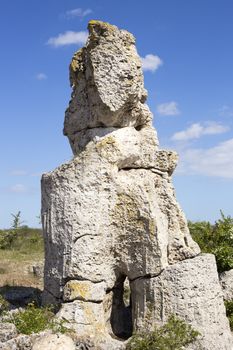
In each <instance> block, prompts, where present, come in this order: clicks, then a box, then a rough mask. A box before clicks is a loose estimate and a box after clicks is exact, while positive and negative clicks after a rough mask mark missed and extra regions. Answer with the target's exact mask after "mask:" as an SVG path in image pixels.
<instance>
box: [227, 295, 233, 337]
mask: <svg viewBox="0 0 233 350" xmlns="http://www.w3.org/2000/svg"><path fill="white" fill-rule="evenodd" d="M225 307H226V312H227V317H228V320H229V323H230V327H231V330H232V331H233V300H230V301H225Z"/></svg>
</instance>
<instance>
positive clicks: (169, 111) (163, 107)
mask: <svg viewBox="0 0 233 350" xmlns="http://www.w3.org/2000/svg"><path fill="white" fill-rule="evenodd" d="M157 112H158V113H159V114H161V115H178V114H180V111H179V108H178V104H177V102H175V101H171V102H166V103H161V104H160V105H158V107H157Z"/></svg>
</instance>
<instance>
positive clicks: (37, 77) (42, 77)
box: [36, 73, 48, 80]
mask: <svg viewBox="0 0 233 350" xmlns="http://www.w3.org/2000/svg"><path fill="white" fill-rule="evenodd" d="M36 79H37V80H46V79H48V77H47V75H46V74H45V73H38V74H37V75H36Z"/></svg>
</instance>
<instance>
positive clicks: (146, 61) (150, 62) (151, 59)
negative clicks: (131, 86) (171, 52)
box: [141, 54, 163, 72]
mask: <svg viewBox="0 0 233 350" xmlns="http://www.w3.org/2000/svg"><path fill="white" fill-rule="evenodd" d="M141 60H142V69H143V70H144V71H151V72H155V71H156V70H157V69H158V68H159V66H162V64H163V61H162V60H161V58H159V56H155V55H152V54H149V55H146V56H145V57H141Z"/></svg>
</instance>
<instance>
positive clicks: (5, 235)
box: [0, 230, 17, 249]
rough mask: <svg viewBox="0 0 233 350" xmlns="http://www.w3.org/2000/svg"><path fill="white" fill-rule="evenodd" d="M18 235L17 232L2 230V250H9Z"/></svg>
mask: <svg viewBox="0 0 233 350" xmlns="http://www.w3.org/2000/svg"><path fill="white" fill-rule="evenodd" d="M16 235H17V232H16V230H0V249H9V248H10V247H11V245H12V242H13V241H14V239H15V238H16Z"/></svg>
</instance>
